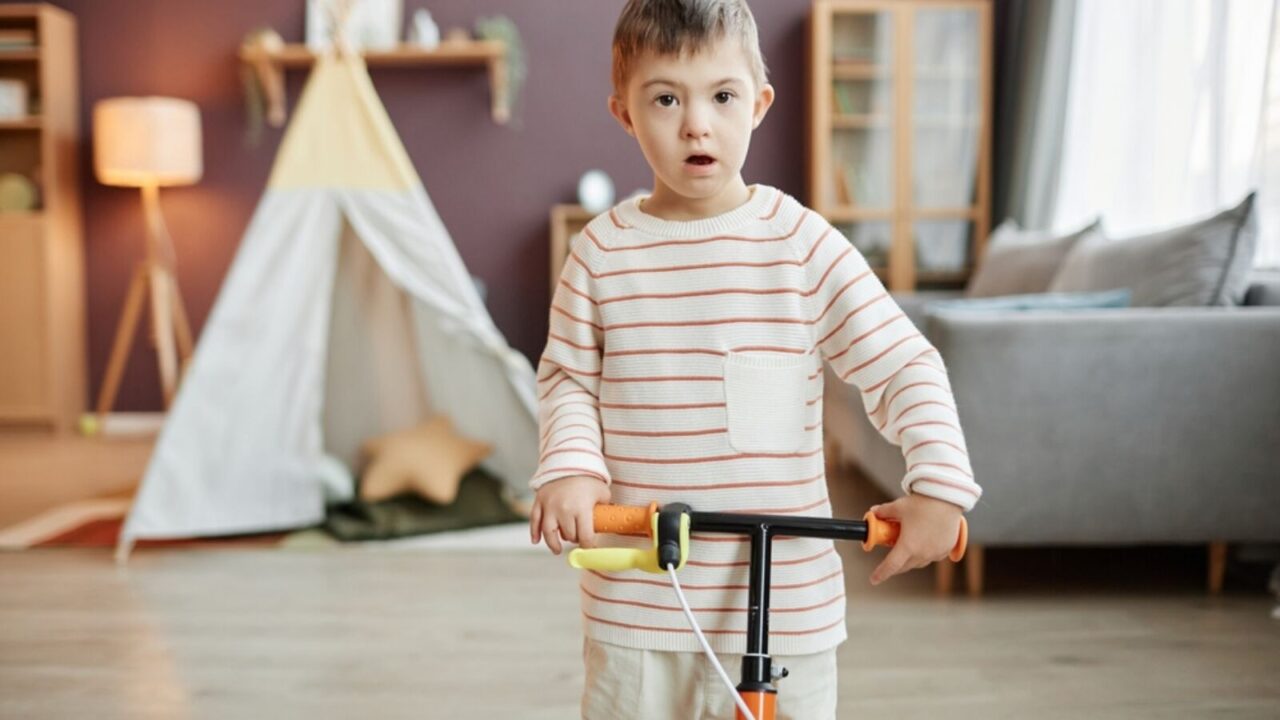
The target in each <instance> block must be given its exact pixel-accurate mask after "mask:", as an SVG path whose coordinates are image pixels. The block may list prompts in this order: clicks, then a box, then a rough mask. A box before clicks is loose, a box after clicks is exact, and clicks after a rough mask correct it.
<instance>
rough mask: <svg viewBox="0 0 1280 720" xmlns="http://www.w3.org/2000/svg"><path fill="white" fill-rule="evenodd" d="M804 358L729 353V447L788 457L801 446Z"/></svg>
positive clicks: (726, 381) (726, 379)
mask: <svg viewBox="0 0 1280 720" xmlns="http://www.w3.org/2000/svg"><path fill="white" fill-rule="evenodd" d="M808 370H809V357H808V356H807V355H796V356H791V355H776V354H769V353H735V352H730V353H729V354H728V355H726V356H725V361H724V397H725V413H726V415H727V417H728V430H729V444H730V445H732V446H733V448H734V449H735V450H737V451H738V452H743V453H789V452H795V451H797V450H799V449H800V447H801V445H802V444H803V443H804V415H805V412H804V411H805V407H806V405H805V386H806V385H807V384H808V383H807V381H808V377H809V374H808Z"/></svg>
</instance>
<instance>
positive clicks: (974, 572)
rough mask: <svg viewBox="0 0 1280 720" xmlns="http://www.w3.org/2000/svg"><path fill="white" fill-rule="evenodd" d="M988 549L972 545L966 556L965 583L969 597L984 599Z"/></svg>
mask: <svg viewBox="0 0 1280 720" xmlns="http://www.w3.org/2000/svg"><path fill="white" fill-rule="evenodd" d="M985 550H986V548H984V547H983V546H981V545H970V546H969V549H968V550H967V551H966V552H965V555H964V581H965V587H966V588H967V589H968V591H969V597H972V598H976V597H982V575H983V570H984V565H985V558H984V555H985V554H986V553H985Z"/></svg>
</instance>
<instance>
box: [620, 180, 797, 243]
mask: <svg viewBox="0 0 1280 720" xmlns="http://www.w3.org/2000/svg"><path fill="white" fill-rule="evenodd" d="M748 189H749V190H751V196H750V197H749V198H747V201H746V202H745V203H743V204H742V205H739V206H738V207H736V208H734V209H732V210H730V211H728V212H725V213H722V214H720V215H714V216H712V217H707V218H699V219H697V220H663V219H662V218H660V217H656V216H654V215H650V214H648V213H646V212H644V211H643V210H641V209H640V204H641V203H642V202H644V201H645V200H648V199H649V196H648V195H638V196H636V197H633V198H631V199H629V200H625V201H623V202H622V203H620V204H619V205H618V217H619V218H620V219H621V220H622V222H623V223H625V224H627V225H629V226H631V227H632V228H635V229H636V230H638V231H640V232H642V233H645V234H648V235H657V236H661V237H673V238H690V239H694V238H702V237H708V236H712V235H719V234H722V233H726V232H730V231H732V230H735V229H737V228H740V227H743V226H745V225H748V224H750V223H752V222H758V221H759V220H762V219H763V218H764V217H765V216H766V215H768V214H769V210H770V206H771V203H773V202H774V201H775V200H776V199H777V193H778V192H779V191H778V190H776V189H774V188H771V187H769V186H768V185H759V184H757V185H750V186H748Z"/></svg>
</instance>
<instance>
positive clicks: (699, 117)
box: [683, 108, 711, 140]
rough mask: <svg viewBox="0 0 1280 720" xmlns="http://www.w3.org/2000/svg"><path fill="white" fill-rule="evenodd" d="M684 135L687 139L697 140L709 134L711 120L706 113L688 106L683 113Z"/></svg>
mask: <svg viewBox="0 0 1280 720" xmlns="http://www.w3.org/2000/svg"><path fill="white" fill-rule="evenodd" d="M683 132H684V136H685V138H686V139H689V140H697V139H699V138H704V137H706V136H708V135H710V134H711V122H710V120H709V118H708V114H707V113H705V112H702V111H701V110H698V109H696V108H690V109H689V111H688V112H686V113H685V115H684V128H683Z"/></svg>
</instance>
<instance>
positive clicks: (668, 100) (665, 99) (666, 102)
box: [657, 95, 676, 107]
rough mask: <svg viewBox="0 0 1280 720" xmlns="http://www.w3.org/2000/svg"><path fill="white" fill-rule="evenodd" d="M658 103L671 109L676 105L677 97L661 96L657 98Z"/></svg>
mask: <svg viewBox="0 0 1280 720" xmlns="http://www.w3.org/2000/svg"><path fill="white" fill-rule="evenodd" d="M657 102H658V104H659V105H661V106H662V107H671V106H672V105H675V104H676V96H675V95H659V96H658V97H657Z"/></svg>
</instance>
